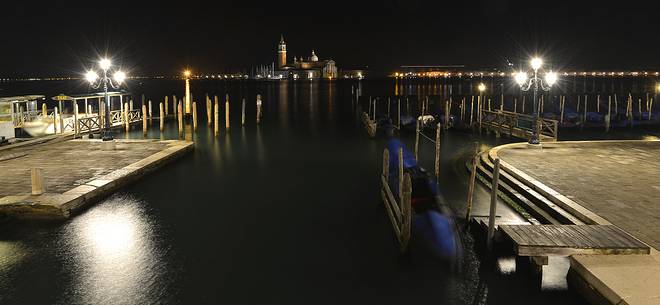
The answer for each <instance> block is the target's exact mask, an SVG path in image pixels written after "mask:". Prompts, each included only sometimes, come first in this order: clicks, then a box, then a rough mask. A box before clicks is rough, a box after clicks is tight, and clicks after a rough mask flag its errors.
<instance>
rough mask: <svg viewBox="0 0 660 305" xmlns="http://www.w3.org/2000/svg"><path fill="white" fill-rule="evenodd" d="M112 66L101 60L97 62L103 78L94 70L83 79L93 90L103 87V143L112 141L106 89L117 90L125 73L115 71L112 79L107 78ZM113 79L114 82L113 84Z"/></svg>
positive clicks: (107, 60)
mask: <svg viewBox="0 0 660 305" xmlns="http://www.w3.org/2000/svg"><path fill="white" fill-rule="evenodd" d="M111 66H112V62H111V61H110V59H107V58H103V59H101V60H99V67H101V70H103V77H101V78H99V75H98V74H97V73H96V71H94V70H89V71H87V74H85V78H86V79H87V81H88V82H89V84H90V86H91V87H92V88H94V89H98V88H99V87H101V86H103V93H104V95H103V96H104V99H105V109H106V110H105V128H104V129H103V135H102V138H103V141H112V140H113V137H112V131H111V130H110V127H111V126H110V98H109V96H108V87H112V88H114V89H119V87H120V86H121V84H122V83H123V82H124V80H126V73H124V72H122V71H121V70H117V71H115V73H114V74H113V76H112V79H111V78H110V77H108V71H109V70H110V67H111ZM113 79H114V81H115V82H113Z"/></svg>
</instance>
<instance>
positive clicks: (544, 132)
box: [479, 109, 559, 141]
mask: <svg viewBox="0 0 660 305" xmlns="http://www.w3.org/2000/svg"><path fill="white" fill-rule="evenodd" d="M535 122H536V119H535V117H534V116H532V115H528V114H522V113H516V112H510V111H500V110H497V111H491V110H485V109H484V110H481V117H480V119H479V124H481V126H482V127H486V128H489V129H492V130H495V131H497V132H499V133H502V132H507V133H508V134H510V135H511V136H514V137H519V138H524V139H529V138H530V137H531V136H532V133H533V132H534V124H535ZM538 124H539V125H540V126H539V139H540V140H541V141H557V134H558V131H559V128H558V125H559V121H557V120H553V119H546V118H539V119H538Z"/></svg>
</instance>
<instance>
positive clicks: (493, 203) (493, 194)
mask: <svg viewBox="0 0 660 305" xmlns="http://www.w3.org/2000/svg"><path fill="white" fill-rule="evenodd" d="M493 166H494V168H493V182H492V185H491V189H490V213H488V237H487V240H486V242H487V243H488V250H492V249H493V235H495V218H496V217H497V190H498V189H499V183H500V158H495V160H493Z"/></svg>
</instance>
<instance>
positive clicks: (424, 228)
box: [387, 138, 463, 266]
mask: <svg viewBox="0 0 660 305" xmlns="http://www.w3.org/2000/svg"><path fill="white" fill-rule="evenodd" d="M399 148H402V150H403V168H404V172H406V173H408V174H409V175H410V178H411V184H412V194H411V200H410V203H411V206H412V209H411V210H412V221H411V224H412V230H411V231H412V234H411V237H412V241H413V243H414V244H421V245H423V246H424V248H426V249H428V250H429V251H430V252H431V254H432V255H433V256H434V257H436V258H439V259H442V260H444V261H447V262H449V263H451V264H452V265H453V266H457V265H458V262H459V258H460V257H461V253H462V249H463V248H462V243H461V238H460V235H459V230H458V228H457V226H456V223H455V222H454V219H453V216H452V212H451V209H450V207H449V206H448V205H447V204H446V202H445V201H444V199H443V197H442V195H441V194H440V189H439V187H438V184H437V183H436V181H435V179H433V178H432V177H431V175H429V174H428V173H427V172H426V170H425V169H424V168H422V167H421V166H419V165H418V163H417V161H416V160H415V158H414V156H413V155H412V153H411V152H410V151H409V150H408V149H406V147H405V145H403V143H402V142H401V141H400V140H399V139H396V138H391V139H389V140H388V142H387V149H388V151H390V152H391V158H390V162H389V167H390V170H389V173H390V174H389V178H388V182H389V185H390V188H391V189H392V190H395V193H396V195H397V196H398V187H395V186H397V185H398V184H399V178H398V168H399V161H398V160H399V157H398V152H399Z"/></svg>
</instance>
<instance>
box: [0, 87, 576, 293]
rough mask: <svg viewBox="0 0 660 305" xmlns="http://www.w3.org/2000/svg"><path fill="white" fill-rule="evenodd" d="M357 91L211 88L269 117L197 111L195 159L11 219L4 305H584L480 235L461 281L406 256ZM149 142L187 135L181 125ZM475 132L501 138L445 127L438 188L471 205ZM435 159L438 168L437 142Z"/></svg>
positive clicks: (3, 247) (1, 276)
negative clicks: (52, 218)
mask: <svg viewBox="0 0 660 305" xmlns="http://www.w3.org/2000/svg"><path fill="white" fill-rule="evenodd" d="M168 85H172V84H168ZM351 85H352V84H351V83H341V82H340V83H332V84H327V83H304V82H301V83H298V84H296V85H293V84H286V83H266V84H261V85H255V86H249V87H231V88H225V87H221V86H220V85H218V84H211V85H208V86H207V87H206V88H202V87H201V85H199V86H198V87H197V89H198V91H197V92H200V91H201V90H204V89H206V90H208V91H209V93H211V94H213V93H214V90H215V91H217V92H221V93H224V90H225V89H227V90H228V91H230V92H231V93H232V95H233V96H240V95H241V94H244V95H246V96H247V97H248V100H249V101H250V100H251V101H254V98H253V97H254V95H255V94H257V93H260V94H262V95H263V96H264V113H265V117H264V121H263V124H262V125H261V126H255V124H254V119H253V116H249V117H248V120H247V121H248V124H247V126H245V127H241V126H240V122H239V113H240V110H239V109H240V108H239V107H237V106H236V107H233V110H232V121H233V122H232V128H231V130H230V131H229V132H228V133H224V132H223V134H222V136H221V137H220V138H218V139H215V138H214V137H213V136H212V132H211V130H209V129H208V128H207V127H206V126H205V124H204V123H202V122H203V119H204V118H205V115H204V114H203V113H204V112H203V111H204V109H203V107H200V113H201V114H200V117H201V118H202V119H200V128H199V130H198V131H197V133H196V134H195V135H193V136H192V137H193V139H194V140H195V151H194V152H193V153H191V154H190V155H189V156H187V157H184V158H183V159H181V160H179V161H177V162H175V163H173V164H170V165H168V166H166V167H165V168H163V169H162V170H160V171H158V172H155V173H153V174H151V175H149V176H147V177H145V178H144V179H142V180H140V181H138V182H137V183H135V184H133V185H131V186H129V187H127V188H125V189H123V190H122V191H121V192H119V193H117V194H115V195H113V196H111V197H110V198H107V199H106V200H104V201H103V202H101V203H99V204H97V205H95V206H93V207H92V208H90V209H88V210H86V211H84V212H83V213H82V214H80V215H78V216H76V217H74V218H72V219H70V220H68V221H66V222H62V223H49V224H43V223H42V224H22V223H11V224H9V225H5V226H3V227H2V228H0V304H215V303H225V304H422V303H423V304H582V303H583V301H582V300H581V299H579V298H578V297H577V296H575V295H574V294H573V293H571V292H570V291H567V290H565V287H563V286H562V285H561V284H560V285H558V286H557V287H555V288H552V287H551V288H550V289H545V290H540V288H538V286H537V285H536V283H537V282H538V281H535V280H533V279H530V278H529V277H527V276H521V275H517V274H516V273H515V272H513V270H515V264H514V263H513V260H512V259H510V258H504V259H501V260H499V262H498V263H496V264H495V266H492V265H489V264H483V263H482V262H480V260H479V259H477V257H476V255H475V253H474V251H472V244H473V242H472V238H471V237H469V236H468V237H466V244H467V245H468V249H466V264H465V266H464V270H463V272H462V273H461V274H459V275H455V274H450V273H448V272H447V271H446V270H445V269H444V268H443V267H442V266H441V265H440V264H438V263H436V262H434V261H432V260H430V259H428V258H427V257H426V256H425V255H424V254H423V252H419V251H418V252H417V254H414V255H413V257H412V259H411V260H402V259H399V257H398V254H397V245H396V242H395V239H394V236H393V234H392V229H391V226H390V223H389V219H388V218H387V215H386V213H385V210H384V208H383V206H382V202H381V199H380V195H379V176H378V175H379V172H380V170H381V161H380V158H381V155H382V148H383V143H382V140H370V139H368V138H367V137H366V133H365V132H364V130H363V128H362V126H361V123H360V122H359V119H358V116H357V115H356V113H355V110H354V105H353V104H352V102H351V98H350V86H351ZM154 87H156V86H154ZM149 90H151V91H149ZM149 90H145V92H147V94H149V93H150V92H151V93H152V94H153V95H154V96H156V94H158V95H159V96H162V95H164V94H172V93H175V92H178V91H179V90H180V88H178V87H162V88H160V89H149ZM158 90H161V91H158ZM179 95H180V93H179ZM198 95H199V96H197V99H198V100H203V99H202V96H203V91H202V93H198ZM154 99H155V98H154ZM235 105H238V104H235ZM248 113H250V114H253V113H254V106H253V105H252V104H251V103H250V104H249V107H248ZM153 126H154V127H156V126H157V124H156V123H155V122H154V125H153ZM119 137H126V135H124V134H121V135H119ZM129 137H133V138H141V137H142V132H141V131H133V132H132V133H131V134H130V135H129ZM149 137H155V138H160V137H164V138H178V134H177V132H176V125H175V123H174V121H169V122H168V125H167V131H166V133H165V134H163V135H161V133H160V132H159V131H158V130H152V131H150V132H149ZM477 140H478V141H481V142H482V143H483V144H484V145H487V146H490V145H496V144H497V143H498V140H496V139H494V138H490V137H487V136H484V137H483V138H480V139H479V138H476V137H475V136H473V135H471V134H467V133H461V132H450V133H447V134H444V135H443V146H442V147H443V151H442V178H441V179H440V182H441V188H442V189H443V190H445V195H446V197H447V199H448V200H449V201H450V202H451V203H452V204H453V205H454V206H455V207H456V208H457V210H458V211H462V209H461V208H460V207H462V205H463V204H464V202H465V193H466V188H467V185H466V182H465V181H466V180H467V178H466V173H465V169H464V167H463V164H464V161H465V158H466V157H467V156H468V155H469V154H470V153H471V152H472V150H473V147H472V145H473V144H472V143H473V142H474V141H477ZM504 140H506V139H504ZM118 157H119V156H118ZM422 162H423V163H424V164H427V167H428V168H432V152H431V146H430V145H429V146H423V152H422ZM487 202H488V194H487V192H486V191H485V190H484V189H483V188H481V187H479V188H478V192H477V198H476V204H477V205H480V206H483V205H486V204H487Z"/></svg>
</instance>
